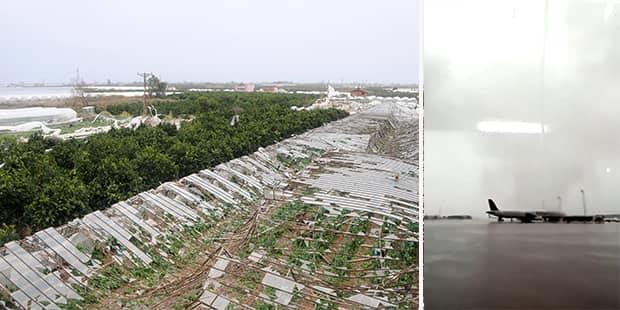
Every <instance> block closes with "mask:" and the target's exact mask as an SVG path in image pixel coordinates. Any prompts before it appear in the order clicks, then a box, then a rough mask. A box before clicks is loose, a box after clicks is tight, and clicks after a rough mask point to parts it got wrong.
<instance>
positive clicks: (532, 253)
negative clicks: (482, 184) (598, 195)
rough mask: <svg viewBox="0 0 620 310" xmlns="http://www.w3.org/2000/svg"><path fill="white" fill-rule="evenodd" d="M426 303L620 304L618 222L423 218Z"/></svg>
mask: <svg viewBox="0 0 620 310" xmlns="http://www.w3.org/2000/svg"><path fill="white" fill-rule="evenodd" d="M424 304H425V309H427V310H433V309H620V224H616V223H606V224H542V223H534V224H520V223H516V222H515V223H496V222H492V221H490V220H473V221H445V220H440V221H425V223H424Z"/></svg>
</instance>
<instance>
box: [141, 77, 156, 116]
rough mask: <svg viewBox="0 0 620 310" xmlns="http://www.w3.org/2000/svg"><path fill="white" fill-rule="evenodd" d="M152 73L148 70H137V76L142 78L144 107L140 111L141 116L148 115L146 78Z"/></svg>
mask: <svg viewBox="0 0 620 310" xmlns="http://www.w3.org/2000/svg"><path fill="white" fill-rule="evenodd" d="M152 75H153V73H150V72H142V73H140V72H138V76H140V77H142V79H143V80H144V98H143V103H144V109H143V111H142V115H143V116H147V115H148V110H149V105H148V97H149V95H148V92H147V90H146V79H147V78H148V77H151V76H152Z"/></svg>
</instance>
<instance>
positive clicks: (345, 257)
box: [0, 101, 419, 309]
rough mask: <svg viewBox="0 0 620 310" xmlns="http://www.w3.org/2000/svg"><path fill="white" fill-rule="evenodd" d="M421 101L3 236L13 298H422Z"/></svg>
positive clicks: (335, 302) (264, 303)
mask: <svg viewBox="0 0 620 310" xmlns="http://www.w3.org/2000/svg"><path fill="white" fill-rule="evenodd" d="M416 115H417V114H416V111H415V109H414V107H413V106H412V105H411V104H410V103H402V102H397V101H385V102H382V103H381V104H378V105H374V106H372V107H370V108H369V109H368V110H366V111H364V112H361V113H357V114H355V115H352V116H350V117H347V118H345V119H342V120H339V121H335V122H332V123H329V124H326V125H324V126H322V127H320V128H317V129H314V130H311V131H308V132H306V133H304V134H302V135H298V136H294V137H291V138H289V139H286V140H284V141H282V142H280V143H277V144H274V145H272V146H269V147H266V148H262V149H259V150H258V151H257V152H255V153H253V154H251V155H249V156H244V157H241V158H237V159H234V160H231V161H229V162H227V163H224V164H220V165H218V166H216V167H213V168H212V169H205V170H202V171H200V172H198V173H195V174H192V175H189V176H186V177H184V178H182V179H180V180H178V181H174V182H167V183H164V184H162V185H161V186H159V187H158V188H156V189H152V190H149V191H147V192H143V193H140V194H138V195H136V196H134V197H131V198H130V199H128V200H126V201H122V202H118V203H117V204H115V205H113V206H112V207H110V208H108V209H106V210H103V211H96V212H93V213H90V214H88V215H86V216H84V217H83V218H80V219H75V220H73V221H72V222H70V223H68V224H67V225H64V226H61V227H56V228H48V229H45V230H43V231H39V232H37V233H35V234H33V235H32V236H30V237H27V238H25V239H23V240H20V241H13V242H9V243H7V244H5V246H4V247H2V248H1V249H0V284H1V286H2V291H3V295H4V297H3V299H4V302H5V305H7V306H9V307H16V308H28V309H30V308H32V309H40V308H44V309H59V308H66V307H73V306H75V307H77V308H80V307H83V306H84V305H88V304H91V303H100V304H101V305H108V306H109V305H111V306H112V307H113V308H116V307H136V308H140V307H142V308H162V309H165V308H172V307H175V306H178V305H179V303H180V302H181V303H182V306H183V307H184V308H204V309H213V308H215V309H231V308H264V309H270V308H276V307H278V308H298V309H308V308H319V309H337V308H347V309H348V308H389V307H399V308H417V282H418V280H417V277H418V267H417V260H418V258H417V246H418V244H417V240H418V239H417V238H418V233H417V231H418V211H419V210H418V195H417V188H418V165H417V162H418V150H417V146H418V143H417V139H418V127H417V126H418V122H417V116H416ZM187 257H191V259H192V262H193V263H191V264H189V263H188V264H187V266H191V267H187V268H177V269H174V268H173V267H171V268H169V269H170V270H172V271H171V272H168V273H166V274H165V275H164V276H161V277H157V278H156V279H155V280H153V279H151V278H149V280H150V282H149V283H143V282H147V281H142V280H141V278H140V277H141V274H142V273H145V274H152V272H153V271H152V270H151V269H156V268H160V267H155V266H170V265H175V264H176V263H177V262H178V261H180V260H183V259H186V258H187ZM169 269H166V270H169ZM138 271H140V272H138ZM112 279H120V280H118V281H117V282H120V283H122V284H123V286H125V287H126V288H131V289H124V290H122V292H116V291H114V290H115V289H116V290H118V289H119V285H111V284H109V283H108V282H106V281H108V280H109V281H112ZM115 284H117V283H115ZM108 295H109V296H108Z"/></svg>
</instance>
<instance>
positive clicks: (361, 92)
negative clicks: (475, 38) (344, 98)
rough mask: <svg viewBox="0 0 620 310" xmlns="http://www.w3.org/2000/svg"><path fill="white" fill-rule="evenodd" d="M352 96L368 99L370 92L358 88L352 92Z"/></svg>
mask: <svg viewBox="0 0 620 310" xmlns="http://www.w3.org/2000/svg"><path fill="white" fill-rule="evenodd" d="M351 96H352V97H366V96H368V92H367V91H365V90H363V89H361V88H359V87H358V88H356V89H354V90H352V91H351Z"/></svg>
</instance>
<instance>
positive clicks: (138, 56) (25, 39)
mask: <svg viewBox="0 0 620 310" xmlns="http://www.w3.org/2000/svg"><path fill="white" fill-rule="evenodd" d="M417 5H418V4H417V1H415V0H388V1H376V0H356V1H353V0H339V1H328V0H261V1H251V0H220V1H200V0H181V1H154V0H139V1H138V0H136V1H120V0H109V1H78V0H75V1H72V0H55V1H32V0H20V1H2V3H0V68H1V70H0V84H1V83H7V82H17V81H48V82H66V81H69V79H70V78H72V77H73V76H75V70H76V68H77V67H79V68H80V72H81V74H82V76H83V77H84V79H85V80H87V81H95V80H96V81H105V80H106V79H108V78H109V79H111V80H112V81H134V80H137V76H136V72H138V71H152V72H156V73H159V74H160V75H161V76H162V77H163V78H164V79H165V80H168V81H233V80H234V81H274V80H290V81H296V82H315V81H316V82H320V81H326V82H327V81H332V82H340V81H341V80H344V81H357V82H402V83H411V82H414V83H415V82H417V80H418V54H419V51H418V45H419V44H418V7H417Z"/></svg>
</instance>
